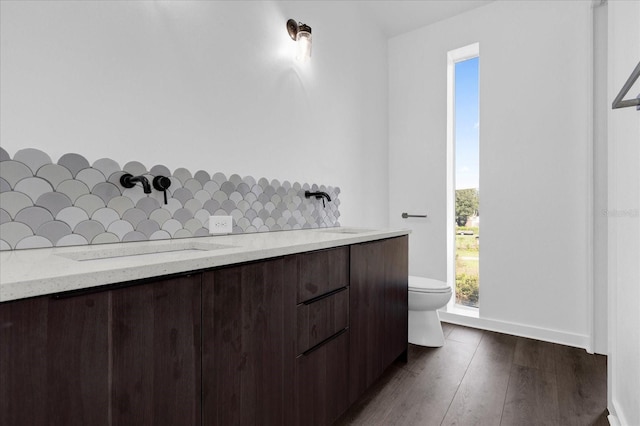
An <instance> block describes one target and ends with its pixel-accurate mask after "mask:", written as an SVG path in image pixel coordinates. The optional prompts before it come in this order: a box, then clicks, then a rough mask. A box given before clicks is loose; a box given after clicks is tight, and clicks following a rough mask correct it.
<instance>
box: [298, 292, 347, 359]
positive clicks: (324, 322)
mask: <svg viewBox="0 0 640 426" xmlns="http://www.w3.org/2000/svg"><path fill="white" fill-rule="evenodd" d="M314 300H315V301H314V302H313V303H302V304H300V305H298V307H297V345H296V347H297V353H298V354H301V353H303V352H305V351H307V350H309V349H310V348H313V347H314V346H316V345H318V344H320V343H321V342H323V341H324V340H326V339H328V338H329V337H331V336H333V335H334V334H336V333H338V332H339V331H340V330H343V329H345V328H347V327H348V326H349V289H348V288H342V289H339V290H337V291H334V292H331V293H328V294H327V295H326V296H323V297H319V298H316V299H314Z"/></svg>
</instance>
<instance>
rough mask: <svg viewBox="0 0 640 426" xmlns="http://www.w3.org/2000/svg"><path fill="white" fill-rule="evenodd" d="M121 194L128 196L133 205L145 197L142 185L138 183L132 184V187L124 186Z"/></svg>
mask: <svg viewBox="0 0 640 426" xmlns="http://www.w3.org/2000/svg"><path fill="white" fill-rule="evenodd" d="M122 195H123V196H124V197H127V198H130V199H131V201H132V202H133V205H134V206H135V205H136V204H138V201H140V200H142V199H143V198H146V197H147V194H145V193H144V190H143V189H142V186H138V185H136V186H134V187H133V188H124V189H123V190H122Z"/></svg>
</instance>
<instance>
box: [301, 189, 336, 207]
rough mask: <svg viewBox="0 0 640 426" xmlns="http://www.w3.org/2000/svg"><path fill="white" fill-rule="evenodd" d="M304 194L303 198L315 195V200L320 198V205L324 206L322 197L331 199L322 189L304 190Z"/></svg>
mask: <svg viewBox="0 0 640 426" xmlns="http://www.w3.org/2000/svg"><path fill="white" fill-rule="evenodd" d="M304 196H305V198H311V197H316V200H319V199H322V207H324V206H325V205H324V199H325V198H326V199H327V201H331V197H329V194H327V193H326V192H324V191H316V192H311V191H304Z"/></svg>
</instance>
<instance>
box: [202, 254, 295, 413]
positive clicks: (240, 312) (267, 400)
mask: <svg viewBox="0 0 640 426" xmlns="http://www.w3.org/2000/svg"><path fill="white" fill-rule="evenodd" d="M287 264H288V263H287V262H285V261H284V260H283V259H275V260H267V261H263V262H256V263H250V264H245V265H240V266H235V267H229V268H222V269H219V270H216V271H213V272H207V273H205V274H204V278H203V289H202V290H203V299H202V301H203V303H202V316H203V346H202V353H203V358H202V387H203V423H204V424H206V425H257V424H260V425H291V424H294V415H295V412H294V406H293V404H292V401H293V398H294V359H295V315H296V311H295V309H296V305H295V298H296V282H295V277H294V276H293V275H292V274H291V272H290V271H287V270H285V269H286V266H285V265H287Z"/></svg>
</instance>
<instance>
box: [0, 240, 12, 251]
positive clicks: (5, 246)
mask: <svg viewBox="0 0 640 426" xmlns="http://www.w3.org/2000/svg"><path fill="white" fill-rule="evenodd" d="M5 250H11V246H10V245H9V243H8V242H6V241H5V240H0V251H5Z"/></svg>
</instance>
